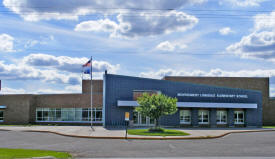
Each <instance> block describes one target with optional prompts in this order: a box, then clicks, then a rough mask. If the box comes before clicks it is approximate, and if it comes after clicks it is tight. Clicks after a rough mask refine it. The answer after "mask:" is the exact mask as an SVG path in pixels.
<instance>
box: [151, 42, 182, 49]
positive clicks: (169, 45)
mask: <svg viewBox="0 0 275 159" xmlns="http://www.w3.org/2000/svg"><path fill="white" fill-rule="evenodd" d="M186 47H187V46H186V45H185V44H182V43H179V42H176V41H173V42H169V41H164V42H161V43H159V44H158V45H157V46H156V49H157V50H160V51H174V50H175V49H184V48H186Z"/></svg>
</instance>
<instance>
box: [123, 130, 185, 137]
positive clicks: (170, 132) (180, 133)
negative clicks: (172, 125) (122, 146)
mask: <svg viewBox="0 0 275 159" xmlns="http://www.w3.org/2000/svg"><path fill="white" fill-rule="evenodd" d="M128 134H129V135H143V136H186V135H190V134H188V133H186V132H183V131H180V130H168V129H165V130H164V132H149V131H148V129H129V130H128Z"/></svg>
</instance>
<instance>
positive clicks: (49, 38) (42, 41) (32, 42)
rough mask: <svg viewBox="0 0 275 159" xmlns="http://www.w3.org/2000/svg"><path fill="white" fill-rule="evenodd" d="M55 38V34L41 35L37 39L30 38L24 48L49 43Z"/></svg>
mask: <svg viewBox="0 0 275 159" xmlns="http://www.w3.org/2000/svg"><path fill="white" fill-rule="evenodd" d="M53 40H54V36H53V35H50V36H47V37H40V38H39V39H36V40H28V41H27V42H26V43H25V45H24V48H25V49H27V48H31V47H34V46H35V45H37V44H38V45H47V44H48V43H49V42H50V41H53Z"/></svg>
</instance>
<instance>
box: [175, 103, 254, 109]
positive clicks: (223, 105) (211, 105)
mask: <svg viewBox="0 0 275 159" xmlns="http://www.w3.org/2000/svg"><path fill="white" fill-rule="evenodd" d="M177 107H187V108H254V109H256V108H257V104H256V103H203V102H177Z"/></svg>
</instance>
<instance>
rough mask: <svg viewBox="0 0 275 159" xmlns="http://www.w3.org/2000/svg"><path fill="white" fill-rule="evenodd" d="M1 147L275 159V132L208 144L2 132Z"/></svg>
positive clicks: (97, 154) (82, 154) (95, 153)
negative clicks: (272, 158) (268, 158)
mask: <svg viewBox="0 0 275 159" xmlns="http://www.w3.org/2000/svg"><path fill="white" fill-rule="evenodd" d="M0 147H7V148H31V149H46V150H57V151H69V152H72V153H73V154H75V155H77V156H78V157H186V156H187V157H189V156H266V157H268V156H275V132H260V133H259V132H258V133H243V134H232V135H228V136H225V137H223V138H219V139H204V140H176V141H175V140H164V141H150V140H128V141H127V140H115V139H113V140H109V139H108V140H107V139H105V140H104V139H85V138H73V137H65V136H59V135H54V134H48V133H34V132H17V131H0Z"/></svg>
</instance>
